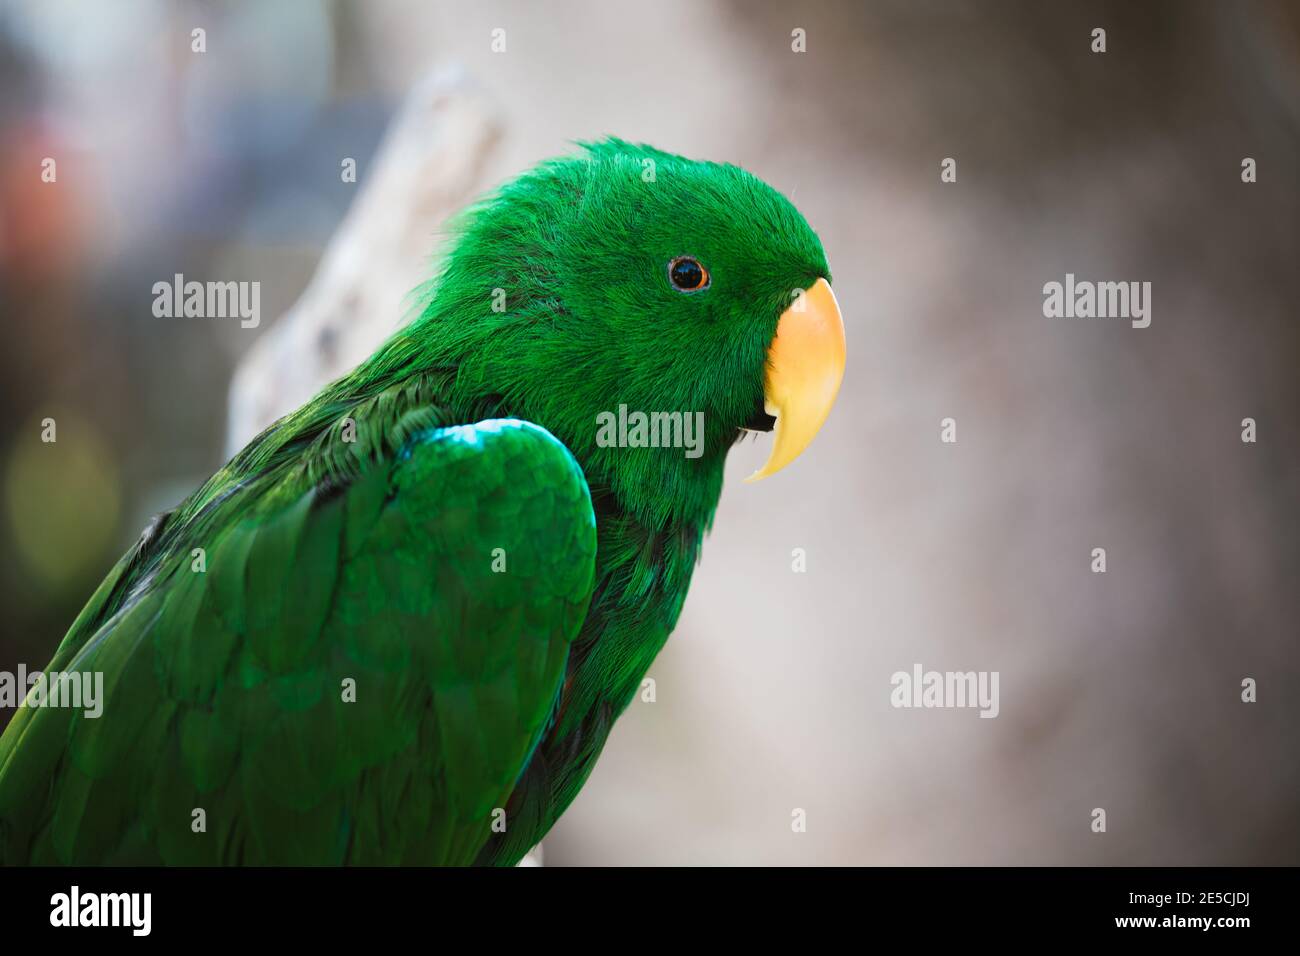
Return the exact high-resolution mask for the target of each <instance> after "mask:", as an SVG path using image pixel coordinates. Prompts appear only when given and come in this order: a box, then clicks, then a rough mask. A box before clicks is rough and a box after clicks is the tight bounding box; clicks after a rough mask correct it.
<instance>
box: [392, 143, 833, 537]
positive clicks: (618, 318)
mask: <svg viewBox="0 0 1300 956" xmlns="http://www.w3.org/2000/svg"><path fill="white" fill-rule="evenodd" d="M432 288H433V290H434V291H433V292H432V295H431V297H430V300H429V302H428V304H427V305H426V306H425V309H424V312H423V315H422V316H421V317H420V318H419V319H418V320H417V322H416V323H415V324H414V326H413V330H412V331H413V334H415V335H416V336H419V335H420V334H421V331H422V330H423V331H425V332H427V333H428V336H427V337H428V339H429V340H430V341H436V342H437V343H438V352H439V353H441V354H438V355H430V356H428V357H427V360H428V361H431V362H451V363H454V365H455V366H456V368H457V370H458V371H457V386H458V387H460V388H465V389H469V390H471V391H473V392H477V393H479V394H483V393H491V394H496V395H500V396H501V397H502V398H503V400H504V405H505V407H508V408H510V409H511V410H512V414H516V415H518V416H519V417H527V418H529V419H530V420H532V421H534V422H536V423H538V424H540V425H542V426H544V427H546V428H547V429H549V430H550V431H551V432H552V433H553V434H555V435H556V437H558V438H559V439H560V440H561V441H563V442H564V443H565V444H566V445H567V446H568V447H569V448H570V449H571V450H572V451H573V452H574V454H575V456H576V457H577V458H578V461H579V462H580V463H581V464H582V466H583V469H584V471H585V472H586V473H587V476H588V480H589V481H591V482H592V484H593V487H596V486H598V485H601V484H604V485H606V486H608V487H611V488H613V489H614V490H615V491H616V492H619V493H621V494H622V496H623V497H624V498H625V499H628V500H631V501H634V502H639V503H640V505H641V506H642V507H643V508H644V509H646V510H648V511H653V512H660V515H659V516H660V517H662V516H663V514H662V513H663V512H664V509H669V510H671V509H672V508H673V507H674V504H673V503H674V502H676V503H681V504H684V505H688V506H689V505H691V504H693V503H696V504H698V503H703V502H704V501H706V500H707V499H708V497H709V496H710V495H712V497H713V500H714V501H716V497H717V492H718V490H720V486H721V480H722V479H721V474H722V464H723V460H724V458H725V455H726V452H727V450H728V448H730V447H731V446H732V445H733V444H734V443H735V442H736V440H737V439H738V438H739V437H741V436H742V435H743V434H744V432H745V431H752V430H762V431H768V430H772V429H773V428H774V430H775V434H774V437H773V441H772V448H771V452H770V455H769V457H768V459H767V462H766V464H764V465H763V466H762V467H761V468H760V469H759V470H758V471H757V472H755V473H754V474H753V475H751V476H750V478H749V480H751V481H753V480H757V479H759V478H763V477H766V476H768V475H771V474H773V473H775V472H776V471H779V470H780V469H781V468H783V467H785V466H786V465H788V464H789V463H790V462H791V461H793V460H794V459H795V458H796V457H797V456H798V455H799V454H800V453H801V452H802V451H803V450H804V449H805V448H806V447H807V445H808V444H809V442H811V441H812V439H813V436H814V435H815V434H816V433H817V431H818V430H819V429H820V428H821V426H822V423H823V422H824V421H825V419H826V417H827V415H828V414H829V412H830V409H831V406H832V404H833V403H834V400H835V395H836V393H837V391H838V389H839V385H840V380H841V378H842V377H843V373H844V363H845V343H844V327H843V323H842V320H841V317H840V312H839V308H838V306H837V304H836V301H835V296H834V294H833V293H832V291H831V287H830V270H829V268H828V266H827V262H826V255H825V252H824V251H823V250H822V246H821V242H820V241H819V240H818V238H817V235H816V234H815V233H814V232H813V230H812V229H811V228H810V227H809V225H808V223H807V222H806V221H805V220H804V218H803V216H802V215H800V213H799V212H798V210H796V209H795V207H794V206H793V205H792V204H791V203H790V202H789V201H788V200H787V199H786V198H785V197H784V196H782V195H781V194H780V193H778V192H777V191H776V190H774V189H772V188H771V187H770V186H768V185H767V184H765V183H764V182H762V181H761V180H759V179H758V178H757V177H755V176H753V175H751V174H750V173H748V172H746V171H744V170H742V169H740V168H738V167H736V166H731V165H725V164H719V163H712V162H701V161H694V160H688V159H685V158H683V157H680V156H676V155H673V154H670V153H666V152H663V151H660V150H657V149H653V148H651V147H648V146H643V145H634V144H630V143H626V142H623V141H621V140H617V139H608V140H603V141H601V142H597V143H590V144H583V151H582V152H581V153H579V154H577V155H574V156H569V157H564V158H560V159H555V160H550V161H548V162H545V163H542V164H541V165H539V166H537V167H535V168H534V169H532V170H530V171H528V172H527V173H525V174H523V175H522V176H520V177H519V178H517V179H515V180H513V181H512V182H510V183H508V184H506V185H505V186H503V187H501V188H500V189H499V190H498V191H497V192H496V193H494V194H492V195H491V196H490V197H488V198H487V199H486V200H484V201H482V202H481V203H479V204H478V205H476V206H474V207H472V208H471V209H470V210H469V211H468V212H467V213H466V215H465V216H464V217H463V219H462V220H461V221H460V223H459V224H458V228H457V232H456V236H455V239H454V241H453V245H452V247H451V249H450V251H449V253H448V255H447V257H446V259H445V262H444V266H443V270H442V273H441V275H440V276H439V277H438V279H437V280H436V281H435V283H434V284H433V286H432ZM448 353H450V354H448ZM638 413H640V414H641V415H644V416H645V417H644V419H639V418H637V414H638ZM656 415H657V416H658V417H656ZM675 415H680V416H682V417H680V418H677V417H673V416H675ZM679 422H680V427H679ZM638 424H644V425H645V428H642V429H641V430H640V431H639V432H638V430H637V429H638ZM611 425H612V426H613V427H612V429H611V427H610V426H611ZM602 428H603V429H604V431H603V432H602ZM647 431H648V432H649V434H648V435H647ZM679 436H680V439H679ZM611 439H612V440H611ZM683 446H685V447H683ZM710 510H711V509H710Z"/></svg>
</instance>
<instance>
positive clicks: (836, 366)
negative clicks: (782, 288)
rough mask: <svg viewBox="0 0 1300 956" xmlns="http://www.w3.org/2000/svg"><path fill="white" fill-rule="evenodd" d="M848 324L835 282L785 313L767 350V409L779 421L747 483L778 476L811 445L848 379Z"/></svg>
mask: <svg viewBox="0 0 1300 956" xmlns="http://www.w3.org/2000/svg"><path fill="white" fill-rule="evenodd" d="M844 359H845V350H844V320H843V318H842V317H841V316H840V307H839V304H838V303H837V302H836V301H835V293H834V292H832V291H831V286H830V283H829V282H827V281H826V280H825V279H818V280H817V281H816V282H814V283H813V284H812V287H811V288H809V289H807V290H805V291H804V292H803V293H801V294H800V295H799V296H798V297H797V298H796V299H795V302H794V304H793V305H791V306H790V308H788V309H786V310H785V312H783V313H782V314H781V319H780V321H779V322H778V323H777V326H776V337H775V338H774V339H772V345H771V347H770V348H768V350H767V376H766V378H765V379H764V381H763V404H764V408H765V409H766V411H767V413H768V414H769V415H772V416H774V417H775V418H776V431H775V435H774V437H773V440H772V451H771V454H769V455H768V458H767V462H766V463H765V464H764V465H763V467H762V468H760V469H758V471H756V472H754V473H753V474H752V475H750V476H749V477H748V478H746V479H745V480H746V481H758V480H759V479H761V478H766V477H767V476H768V475H774V474H776V473H777V472H778V471H780V470H781V469H782V468H784V467H785V466H786V465H788V464H790V462H792V461H794V460H795V459H796V458H798V457H799V455H800V454H801V453H802V452H803V450H804V449H805V448H807V447H808V445H809V444H810V443H811V442H812V440H813V437H814V436H815V435H816V434H817V432H818V431H819V430H820V429H821V427H822V423H823V422H825V421H826V416H827V415H829V414H830V413H831V406H832V405H834V404H835V396H836V395H837V394H838V393H839V390H840V382H841V381H843V379H844Z"/></svg>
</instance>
